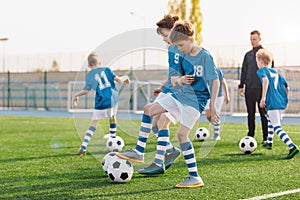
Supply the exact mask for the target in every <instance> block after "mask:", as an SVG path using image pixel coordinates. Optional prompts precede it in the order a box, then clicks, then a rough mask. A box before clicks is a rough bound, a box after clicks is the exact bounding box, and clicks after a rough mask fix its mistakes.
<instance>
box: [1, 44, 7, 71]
mask: <svg viewBox="0 0 300 200" xmlns="http://www.w3.org/2000/svg"><path fill="white" fill-rule="evenodd" d="M6 41H8V38H0V42H3V49H2V62H3V63H2V67H3V70H2V72H3V73H4V72H5V42H6Z"/></svg>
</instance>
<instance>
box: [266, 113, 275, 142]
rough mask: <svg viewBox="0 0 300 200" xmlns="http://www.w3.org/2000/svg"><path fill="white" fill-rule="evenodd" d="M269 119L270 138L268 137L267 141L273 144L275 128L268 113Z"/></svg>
mask: <svg viewBox="0 0 300 200" xmlns="http://www.w3.org/2000/svg"><path fill="white" fill-rule="evenodd" d="M267 120H268V138H267V142H268V143H269V144H273V137H274V129H273V126H272V124H271V121H270V119H269V116H268V115H267Z"/></svg>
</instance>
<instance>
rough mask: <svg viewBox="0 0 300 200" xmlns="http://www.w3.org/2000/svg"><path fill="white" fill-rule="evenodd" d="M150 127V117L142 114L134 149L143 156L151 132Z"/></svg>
mask: <svg viewBox="0 0 300 200" xmlns="http://www.w3.org/2000/svg"><path fill="white" fill-rule="evenodd" d="M151 125H152V117H150V116H149V115H146V114H143V116H142V122H141V126H140V133H139V138H138V142H137V144H136V147H135V150H136V152H137V153H138V154H143V153H144V151H145V147H146V143H147V139H148V137H149V134H150V131H151Z"/></svg>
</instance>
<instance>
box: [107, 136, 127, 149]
mask: <svg viewBox="0 0 300 200" xmlns="http://www.w3.org/2000/svg"><path fill="white" fill-rule="evenodd" d="M124 145H125V142H124V140H123V139H122V138H121V137H119V136H116V137H109V139H108V140H107V142H106V148H107V150H108V151H109V152H113V151H115V152H121V151H122V149H123V147H124Z"/></svg>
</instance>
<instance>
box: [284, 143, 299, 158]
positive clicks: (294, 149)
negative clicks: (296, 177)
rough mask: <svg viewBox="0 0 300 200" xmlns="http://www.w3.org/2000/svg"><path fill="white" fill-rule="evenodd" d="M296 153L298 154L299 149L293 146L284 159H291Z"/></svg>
mask: <svg viewBox="0 0 300 200" xmlns="http://www.w3.org/2000/svg"><path fill="white" fill-rule="evenodd" d="M297 153H299V149H298V147H297V146H294V147H293V148H291V149H290V151H289V154H288V155H287V157H286V159H291V158H293V157H294V156H295V155H296V154H297Z"/></svg>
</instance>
